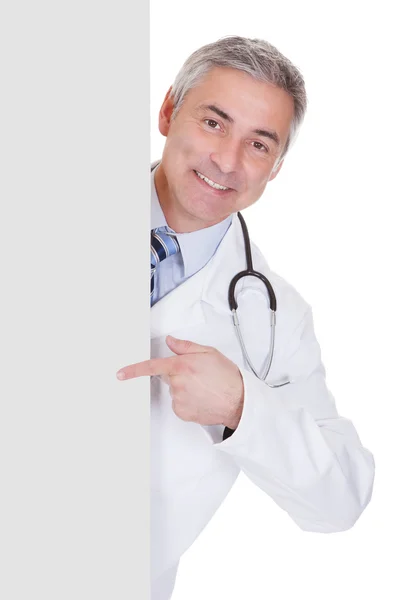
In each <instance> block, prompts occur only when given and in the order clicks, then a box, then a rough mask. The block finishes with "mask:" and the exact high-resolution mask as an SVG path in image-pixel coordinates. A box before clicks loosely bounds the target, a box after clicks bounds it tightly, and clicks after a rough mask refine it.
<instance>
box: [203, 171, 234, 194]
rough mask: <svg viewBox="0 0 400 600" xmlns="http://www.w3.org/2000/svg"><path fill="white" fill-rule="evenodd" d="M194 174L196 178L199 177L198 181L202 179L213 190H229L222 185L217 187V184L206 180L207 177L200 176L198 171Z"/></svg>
mask: <svg viewBox="0 0 400 600" xmlns="http://www.w3.org/2000/svg"><path fill="white" fill-rule="evenodd" d="M195 173H196V175H197V176H198V177H200V179H202V180H203V181H205V182H206V183H208V185H209V186H211V187H213V188H215V189H216V190H229V188H227V187H224V186H223V185H219V183H215V181H212V180H211V179H208V177H206V176H205V175H202V174H201V173H199V172H198V171H195Z"/></svg>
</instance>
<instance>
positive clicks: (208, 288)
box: [150, 215, 246, 339]
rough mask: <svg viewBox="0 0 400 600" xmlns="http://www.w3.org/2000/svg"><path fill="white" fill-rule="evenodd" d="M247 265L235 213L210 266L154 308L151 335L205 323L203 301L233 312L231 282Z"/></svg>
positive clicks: (222, 310) (218, 310) (221, 310)
mask: <svg viewBox="0 0 400 600" xmlns="http://www.w3.org/2000/svg"><path fill="white" fill-rule="evenodd" d="M245 267H246V261H245V253H244V244H243V236H242V229H241V226H240V222H239V219H238V217H237V215H234V216H233V219H232V224H231V227H230V228H229V229H228V231H227V233H226V235H225V236H224V238H223V240H222V242H221V244H220V246H219V248H218V250H217V252H216V253H215V254H214V256H213V257H212V258H211V260H210V261H209V262H208V263H207V265H206V266H205V267H203V269H201V270H200V271H198V272H197V273H196V274H195V275H193V276H192V277H190V278H189V279H187V280H186V281H185V282H184V283H182V284H181V285H180V286H178V287H177V288H175V289H174V290H173V291H172V292H170V293H169V294H167V295H166V296H164V297H163V298H161V300H159V301H158V302H157V303H156V304H155V305H154V306H153V307H152V308H151V319H150V320H151V327H150V329H151V338H152V339H153V338H156V337H161V336H164V335H168V334H169V333H171V332H173V331H177V330H179V329H182V328H186V327H191V326H194V325H199V324H201V323H205V317H204V312H203V308H202V303H203V302H207V303H208V304H210V305H211V306H213V308H214V309H215V310H216V311H217V312H220V313H221V312H222V313H227V312H230V311H229V305H228V288H229V283H230V281H231V279H232V277H233V276H234V275H235V274H236V273H237V272H238V271H240V270H243V269H245ZM239 288H240V283H239V284H238V289H239Z"/></svg>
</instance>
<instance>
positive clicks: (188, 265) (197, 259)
mask: <svg viewBox="0 0 400 600" xmlns="http://www.w3.org/2000/svg"><path fill="white" fill-rule="evenodd" d="M157 167H158V165H157V166H156V167H155V168H154V169H153V171H152V172H151V184H150V185H151V229H156V228H157V227H165V231H168V232H170V233H176V232H175V231H174V230H173V229H171V227H169V226H168V223H167V221H166V219H165V216H164V213H163V211H162V208H161V206H160V201H159V199H158V195H157V190H156V185H155V182H154V175H155V172H156V170H157ZM231 223H232V215H229V216H228V217H227V218H226V219H224V220H223V221H221V222H220V223H217V224H216V225H212V226H211V227H206V228H204V229H199V230H198V231H192V232H190V233H177V234H176V239H177V240H178V243H179V247H180V249H181V254H182V260H183V268H184V276H185V277H190V276H191V275H194V274H195V273H197V271H199V270H200V269H202V268H203V267H204V266H205V265H206V264H207V263H208V261H209V260H210V258H211V257H212V256H213V254H214V253H215V251H216V249H217V248H218V246H219V244H220V243H221V241H222V238H223V237H224V235H225V233H226V232H227V230H228V229H229V227H230V225H231Z"/></svg>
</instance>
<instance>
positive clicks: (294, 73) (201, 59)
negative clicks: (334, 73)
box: [171, 36, 307, 168]
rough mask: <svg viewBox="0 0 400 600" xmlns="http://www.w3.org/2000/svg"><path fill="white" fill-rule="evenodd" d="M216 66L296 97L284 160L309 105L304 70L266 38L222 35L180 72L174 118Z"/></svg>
mask: <svg viewBox="0 0 400 600" xmlns="http://www.w3.org/2000/svg"><path fill="white" fill-rule="evenodd" d="M214 67H228V68H233V69H238V70H239V71H244V72H245V73H247V74H248V75H250V76H252V77H254V78H255V79H257V80H260V81H264V82H266V83H270V84H272V85H276V86H277V87H279V88H281V89H283V90H285V91H286V92H287V93H288V94H290V96H292V98H293V101H294V117H293V120H292V123H291V127H290V132H289V136H288V139H287V142H286V145H285V147H284V149H283V152H282V153H281V156H280V158H279V162H281V161H282V159H283V157H284V156H285V154H286V152H287V151H288V150H289V147H290V146H291V144H292V143H293V140H294V137H295V135H296V133H297V130H298V128H299V126H300V124H301V123H302V121H303V118H304V114H305V112H306V108H307V95H306V90H305V85H304V79H303V77H302V75H301V73H300V71H299V70H298V69H297V68H296V67H295V66H294V65H293V64H292V63H291V62H290V60H289V59H287V58H286V57H285V56H283V54H281V53H280V52H279V50H277V49H276V48H275V46H273V45H272V44H270V43H268V42H266V41H264V40H259V39H250V38H244V37H239V36H228V37H224V38H221V39H220V40H218V41H216V42H213V43H212V44H207V45H206V46H202V47H201V48H199V49H198V50H196V51H195V52H193V54H191V55H190V56H189V58H188V59H187V60H186V62H185V63H184V65H183V67H182V68H181V70H180V71H179V73H178V75H177V77H176V79H175V81H174V84H173V86H172V90H171V95H172V97H173V100H174V110H173V113H172V118H174V117H175V116H176V114H177V113H178V111H179V109H180V108H181V106H182V103H183V100H184V98H185V96H186V94H187V93H188V91H189V90H190V89H192V88H193V87H195V86H196V85H198V84H199V83H200V82H201V80H202V78H203V77H204V76H205V75H206V74H207V73H208V72H209V71H210V70H211V69H213V68H214ZM278 164H279V163H278ZM275 168H276V166H275Z"/></svg>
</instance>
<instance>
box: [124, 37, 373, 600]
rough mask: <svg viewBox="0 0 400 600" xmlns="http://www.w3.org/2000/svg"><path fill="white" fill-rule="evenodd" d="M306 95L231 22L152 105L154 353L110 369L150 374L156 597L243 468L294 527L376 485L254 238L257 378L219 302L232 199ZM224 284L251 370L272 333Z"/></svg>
mask: <svg viewBox="0 0 400 600" xmlns="http://www.w3.org/2000/svg"><path fill="white" fill-rule="evenodd" d="M305 109H306V93H305V88H304V81H303V78H302V76H301V74H300V73H299V71H298V70H297V69H296V68H295V67H294V66H293V65H292V64H291V62H290V61H289V60H288V59H287V58H285V57H284V56H282V54H281V53H280V52H278V50H277V49H276V48H274V47H273V46H271V45H270V44H268V43H267V42H264V41H261V40H252V39H247V38H241V37H228V38H223V39H222V40H219V41H217V42H215V43H212V44H209V45H207V46H204V47H202V48H200V49H199V50H197V51H196V52H194V54H192V55H191V56H190V57H189V58H188V60H187V61H186V63H185V64H184V65H183V67H182V69H181V71H180V72H179V74H178V76H177V78H176V80H175V82H174V84H173V86H172V87H171V88H170V90H169V91H168V93H167V95H166V97H165V100H164V102H163V104H162V107H161V110H160V114H159V129H160V132H161V133H162V135H164V136H165V137H166V143H165V149H164V152H163V155H162V159H161V161H160V162H159V163H157V164H156V165H154V166H153V170H152V173H151V185H152V205H151V219H152V221H151V228H152V235H151V286H150V287H151V290H150V295H151V304H152V309H151V342H152V344H151V357H152V358H151V359H150V360H145V361H144V362H141V363H138V364H135V365H130V366H127V367H125V368H123V369H121V370H120V371H119V372H118V373H117V377H118V378H119V379H130V378H133V377H141V376H151V412H152V431H151V444H152V447H151V450H152V490H151V491H152V507H151V509H152V527H151V534H152V542H151V544H152V599H153V600H168V599H169V598H171V595H172V591H173V588H174V583H175V577H176V572H177V569H178V564H179V560H180V557H181V556H182V554H183V553H184V552H185V551H186V550H187V549H188V548H189V546H190V545H191V544H192V543H193V542H194V540H195V539H196V538H197V536H198V535H199V533H200V532H201V531H202V530H203V528H204V527H205V526H206V525H207V523H208V522H209V521H210V519H211V518H212V516H213V515H214V513H215V511H216V510H217V508H218V507H219V506H220V504H221V503H222V501H223V500H224V498H225V497H226V495H227V494H228V492H229V490H230V489H231V487H232V485H233V483H234V481H235V480H236V478H237V476H238V474H239V472H240V470H242V471H243V472H244V473H245V474H246V475H247V476H248V477H249V478H250V479H251V480H252V481H253V482H254V483H255V484H256V485H257V486H258V487H259V488H261V489H262V490H264V491H265V492H266V493H267V494H268V495H269V496H270V497H271V498H273V500H274V501H275V502H276V504H277V505H278V506H280V507H281V508H282V509H283V510H284V511H286V512H287V513H288V515H289V516H290V517H291V518H292V519H293V521H294V522H295V523H296V524H297V525H298V526H299V527H300V528H301V529H303V530H305V531H315V532H324V533H329V532H338V531H344V530H346V529H349V528H350V527H352V526H353V525H354V523H355V522H356V521H357V519H358V518H359V516H360V514H361V513H362V511H363V510H364V508H365V507H366V506H367V504H368V502H369V500H370V498H371V493H372V486H373V480H374V460H373V456H372V455H371V453H370V452H369V451H368V450H366V449H365V448H364V447H363V446H362V445H361V442H360V439H359V437H358V435H357V432H356V430H355V428H354V426H353V425H352V423H351V422H350V421H349V420H347V419H345V418H343V417H341V416H339V415H338V413H337V410H336V407H335V403H334V399H333V398H332V395H331V394H330V392H329V391H328V389H327V387H326V383H325V371H324V367H323V365H322V364H321V358H320V349H319V346H318V342H317V340H316V338H315V335H314V330H313V320H312V313H311V309H310V306H309V305H308V304H307V303H306V302H305V301H304V300H303V298H302V297H301V296H300V295H299V294H298V293H297V292H296V291H295V290H294V289H293V287H291V286H290V285H289V284H288V283H287V282H285V281H284V280H283V279H282V278H280V277H279V276H278V275H276V274H275V273H273V272H272V271H271V270H270V269H269V267H268V265H267V264H266V262H265V260H264V258H263V256H262V255H261V253H260V251H259V250H258V249H257V247H256V246H255V245H254V244H251V249H252V253H253V265H254V269H255V270H257V271H260V272H261V273H263V274H264V275H265V276H266V277H267V278H268V279H269V281H270V282H271V284H272V287H273V289H274V292H275V295H276V299H277V312H276V319H277V321H276V336H275V337H276V340H275V350H274V355H273V361H272V365H271V369H270V371H269V374H268V377H267V380H266V382H265V381H263V380H261V379H259V378H258V377H257V376H256V375H255V374H254V373H253V372H252V370H251V369H250V368H249V366H248V363H247V362H246V359H245V357H244V354H243V352H242V350H241V346H240V343H239V341H238V337H237V335H236V332H235V329H234V327H233V323H232V314H231V311H230V308H229V304H228V287H229V283H230V281H231V279H232V278H233V277H234V276H235V275H236V274H237V273H238V272H240V271H243V270H244V269H245V268H246V254H245V246H244V241H243V233H242V229H241V225H240V221H239V218H238V216H237V212H238V211H243V209H245V208H246V207H247V206H250V205H252V204H254V203H255V202H256V201H257V200H258V199H259V198H260V196H261V195H262V194H263V192H264V190H265V187H266V185H267V183H268V182H269V181H272V179H274V178H275V177H276V176H277V174H278V173H279V171H280V169H281V167H282V164H283V159H284V157H285V154H286V152H287V151H288V148H289V146H290V144H291V142H292V141H293V138H294V135H295V134H296V132H297V130H298V127H299V125H300V123H301V121H302V119H303V116H304V112H305ZM235 296H236V300H237V302H238V316H239V319H240V323H241V329H242V333H243V338H244V342H245V345H246V348H247V351H248V353H249V356H250V358H251V361H252V362H253V364H254V366H255V368H256V369H257V370H258V372H260V371H262V370H263V368H264V366H265V364H266V360H267V356H268V352H269V348H270V344H271V327H270V314H271V313H270V311H269V301H268V296H267V292H266V289H265V286H264V284H263V283H262V281H260V280H259V279H257V278H255V277H245V278H243V279H241V280H240V282H239V283H238V285H237V288H236V293H235ZM288 380H289V381H290V383H289V384H288V385H285V386H282V387H270V386H273V385H276V384H279V382H284V381H288ZM225 428H228V429H225ZM224 432H225V435H224ZM226 433H227V434H228V435H226ZM271 543H273V540H272V542H271Z"/></svg>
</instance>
